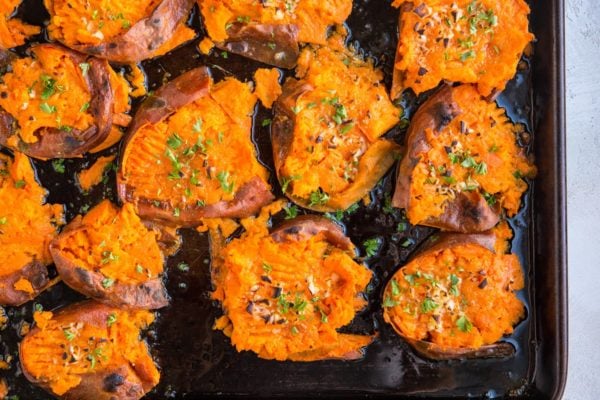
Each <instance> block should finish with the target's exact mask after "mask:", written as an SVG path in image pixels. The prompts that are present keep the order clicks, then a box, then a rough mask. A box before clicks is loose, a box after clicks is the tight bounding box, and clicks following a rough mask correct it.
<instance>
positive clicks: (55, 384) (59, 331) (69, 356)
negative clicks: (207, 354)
mask: <svg viewBox="0 0 600 400" xmlns="http://www.w3.org/2000/svg"><path fill="white" fill-rule="evenodd" d="M34 319H35V321H36V326H35V327H34V328H33V329H32V330H31V331H30V332H29V333H28V334H27V335H26V336H25V338H23V340H22V341H21V344H20V346H19V357H20V360H21V367H22V369H23V373H24V375H25V376H26V377H27V379H29V380H30V381H31V382H32V383H34V384H36V385H39V386H40V387H42V388H44V389H45V390H47V391H48V392H50V393H51V394H53V395H54V396H59V397H60V398H62V399H72V400H137V399H140V398H142V397H143V396H144V394H145V393H147V392H149V391H150V390H151V389H152V388H153V387H154V386H156V384H157V383H158V381H159V379H160V373H159V371H158V369H157V368H156V365H155V364H154V361H153V360H152V357H151V356H150V354H149V351H148V348H147V345H146V343H145V342H144V341H143V340H140V330H141V329H145V328H147V327H148V325H150V324H151V323H152V322H153V321H154V316H153V315H152V314H151V313H150V312H148V311H143V310H139V311H125V310H122V309H119V308H114V307H110V306H107V305H104V304H101V303H97V302H94V301H85V302H82V303H78V304H73V305H70V306H67V307H65V308H63V309H61V310H60V311H58V312H56V313H51V312H45V311H44V312H36V313H35V315H34Z"/></svg>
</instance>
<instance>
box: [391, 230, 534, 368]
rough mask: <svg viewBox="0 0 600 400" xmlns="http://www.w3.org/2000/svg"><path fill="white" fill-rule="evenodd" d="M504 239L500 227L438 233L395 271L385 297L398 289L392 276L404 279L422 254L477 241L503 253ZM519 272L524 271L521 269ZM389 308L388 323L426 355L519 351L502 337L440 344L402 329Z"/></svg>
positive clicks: (477, 355) (441, 357) (440, 356)
mask: <svg viewBox="0 0 600 400" xmlns="http://www.w3.org/2000/svg"><path fill="white" fill-rule="evenodd" d="M502 229H504V227H502ZM502 240H503V238H500V237H499V236H497V233H496V230H493V231H487V232H483V233H472V234H460V233H450V232H444V233H439V234H436V235H434V236H432V237H430V238H429V239H428V240H427V241H426V242H425V243H424V244H423V245H422V246H421V248H420V249H419V250H418V251H417V252H416V253H415V254H414V255H413V256H411V258H410V259H409V260H408V261H407V263H406V264H405V265H404V266H403V267H402V268H401V269H399V270H398V271H397V272H396V273H394V275H392V278H391V279H390V281H389V282H388V283H387V285H386V287H385V289H384V292H383V293H384V297H387V296H389V295H390V293H392V291H393V290H394V289H393V286H392V283H391V282H392V280H396V281H399V280H401V279H402V277H403V272H402V271H403V269H404V267H406V266H408V265H409V264H410V263H411V262H413V261H415V260H418V259H419V258H420V257H427V256H429V255H434V254H436V253H440V252H443V251H444V250H447V249H452V248H456V247H459V246H464V245H476V246H478V247H479V248H480V249H481V250H480V251H484V252H488V251H489V252H491V253H494V254H502V252H503V250H505V244H502V242H501V241H502ZM511 256H512V255H511ZM517 263H518V262H517ZM519 273H521V271H520V270H519ZM397 276H399V277H400V278H396V277H397ZM521 283H522V278H521ZM517 286H518V284H517ZM480 287H481V286H480ZM516 289H517V290H518V289H521V288H519V287H517V288H516ZM476 290H478V289H476ZM505 290H508V289H505ZM513 295H514V294H513ZM394 307H396V305H394ZM521 307H522V305H521ZM388 310H389V309H388V308H384V320H385V321H386V322H387V323H388V324H390V325H391V326H392V327H393V329H394V330H395V331H396V333H398V335H400V336H401V337H402V338H403V339H404V340H405V341H407V342H408V343H409V344H410V345H411V346H412V347H413V349H414V350H415V351H416V352H417V353H418V354H420V355H422V356H423V357H426V358H429V359H432V360H453V359H470V358H504V357H511V356H513V355H514V354H515V348H514V347H513V345H512V344H510V343H508V342H502V341H498V342H496V343H492V344H484V345H482V346H479V347H468V346H467V347H448V346H442V345H439V344H437V343H434V342H432V341H429V340H419V339H415V338H413V337H409V336H407V334H405V333H404V332H403V331H402V329H401V328H400V327H399V326H397V325H396V323H395V320H394V318H393V317H392V316H391V315H390V314H391V313H392V311H388ZM394 311H395V310H394ZM415 323H416V322H415Z"/></svg>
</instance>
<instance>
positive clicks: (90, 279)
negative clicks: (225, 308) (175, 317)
mask: <svg viewBox="0 0 600 400" xmlns="http://www.w3.org/2000/svg"><path fill="white" fill-rule="evenodd" d="M106 202H107V200H105V203H106ZM105 205H106V204H103V203H101V204H100V205H98V206H96V207H103V206H105ZM110 207H112V208H115V207H114V206H112V205H110ZM115 209H116V208H115ZM92 211H93V210H92ZM116 212H117V213H122V212H123V211H121V210H119V211H116ZM117 215H118V214H117ZM140 224H141V222H140ZM93 229H94V226H93V225H88V224H86V223H85V222H84V220H83V218H82V217H81V216H77V217H76V218H75V219H74V220H72V221H71V222H70V223H69V224H68V225H67V226H66V227H65V229H64V230H63V231H62V232H61V233H60V235H58V237H57V238H55V239H54V240H53V241H52V243H51V244H50V253H51V254H52V258H53V259H54V263H55V264H56V269H57V271H58V273H59V275H60V277H61V278H62V280H63V281H64V282H65V283H66V284H67V285H68V286H70V287H71V288H73V289H74V290H76V291H78V292H80V293H83V294H85V295H87V296H89V297H91V298H94V299H96V300H98V301H100V302H103V303H106V304H109V305H112V306H115V307H120V308H124V309H148V310H152V309H158V308H162V307H165V306H167V305H168V304H169V295H168V293H167V290H166V288H165V285H164V283H163V281H162V279H161V277H160V276H156V277H153V278H148V279H146V280H144V281H141V282H122V281H120V280H119V279H118V278H117V279H115V281H114V283H113V284H111V285H110V286H109V287H107V286H106V284H105V278H106V276H105V275H103V274H102V272H100V271H99V270H98V271H94V270H93V268H94V267H97V266H94V265H92V268H87V267H82V266H81V265H79V264H78V263H77V262H76V261H74V260H73V259H72V258H70V257H67V256H66V254H65V251H66V250H67V249H66V248H65V245H64V244H63V243H66V242H67V240H68V239H69V238H70V237H74V236H75V235H77V233H80V232H81V233H83V234H86V232H87V231H89V230H93ZM124 229H125V227H124ZM143 229H146V227H145V226H143ZM90 245H91V246H98V244H96V243H91V244H90ZM148 251H149V250H148ZM116 262H118V260H117V261H116ZM161 262H162V260H161ZM132 267H133V266H132Z"/></svg>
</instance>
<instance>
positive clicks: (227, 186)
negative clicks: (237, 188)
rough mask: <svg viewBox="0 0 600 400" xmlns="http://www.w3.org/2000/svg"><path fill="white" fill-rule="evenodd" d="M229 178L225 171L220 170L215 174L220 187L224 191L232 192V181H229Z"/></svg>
mask: <svg viewBox="0 0 600 400" xmlns="http://www.w3.org/2000/svg"><path fill="white" fill-rule="evenodd" d="M229 178H230V176H229V172H227V171H221V172H219V173H218V174H217V180H218V181H219V183H220V184H221V189H223V191H224V192H225V193H232V192H233V182H229Z"/></svg>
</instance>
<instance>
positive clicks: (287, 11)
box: [198, 0, 352, 68]
mask: <svg viewBox="0 0 600 400" xmlns="http://www.w3.org/2000/svg"><path fill="white" fill-rule="evenodd" d="M198 3H199V5H200V11H201V13H202V17H203V20H204V25H205V26H206V30H207V31H208V34H209V36H210V37H211V39H212V40H213V41H214V42H215V44H216V46H217V47H218V48H221V49H224V50H227V51H230V52H232V53H236V54H241V55H243V56H245V57H248V58H252V59H254V60H258V61H261V62H264V63H267V64H271V65H275V66H277V67H282V68H293V67H294V66H295V65H296V62H297V59H298V55H299V43H313V44H325V43H326V41H327V30H328V28H329V27H330V26H331V25H335V24H341V23H343V22H344V21H345V20H346V18H348V16H349V15H350V12H351V11H352V1H351V0H334V1H321V2H319V1H314V0H298V1H292V2H289V1H284V0H274V1H264V2H257V1H253V0H241V1H237V0H225V1H223V0H198Z"/></svg>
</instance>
